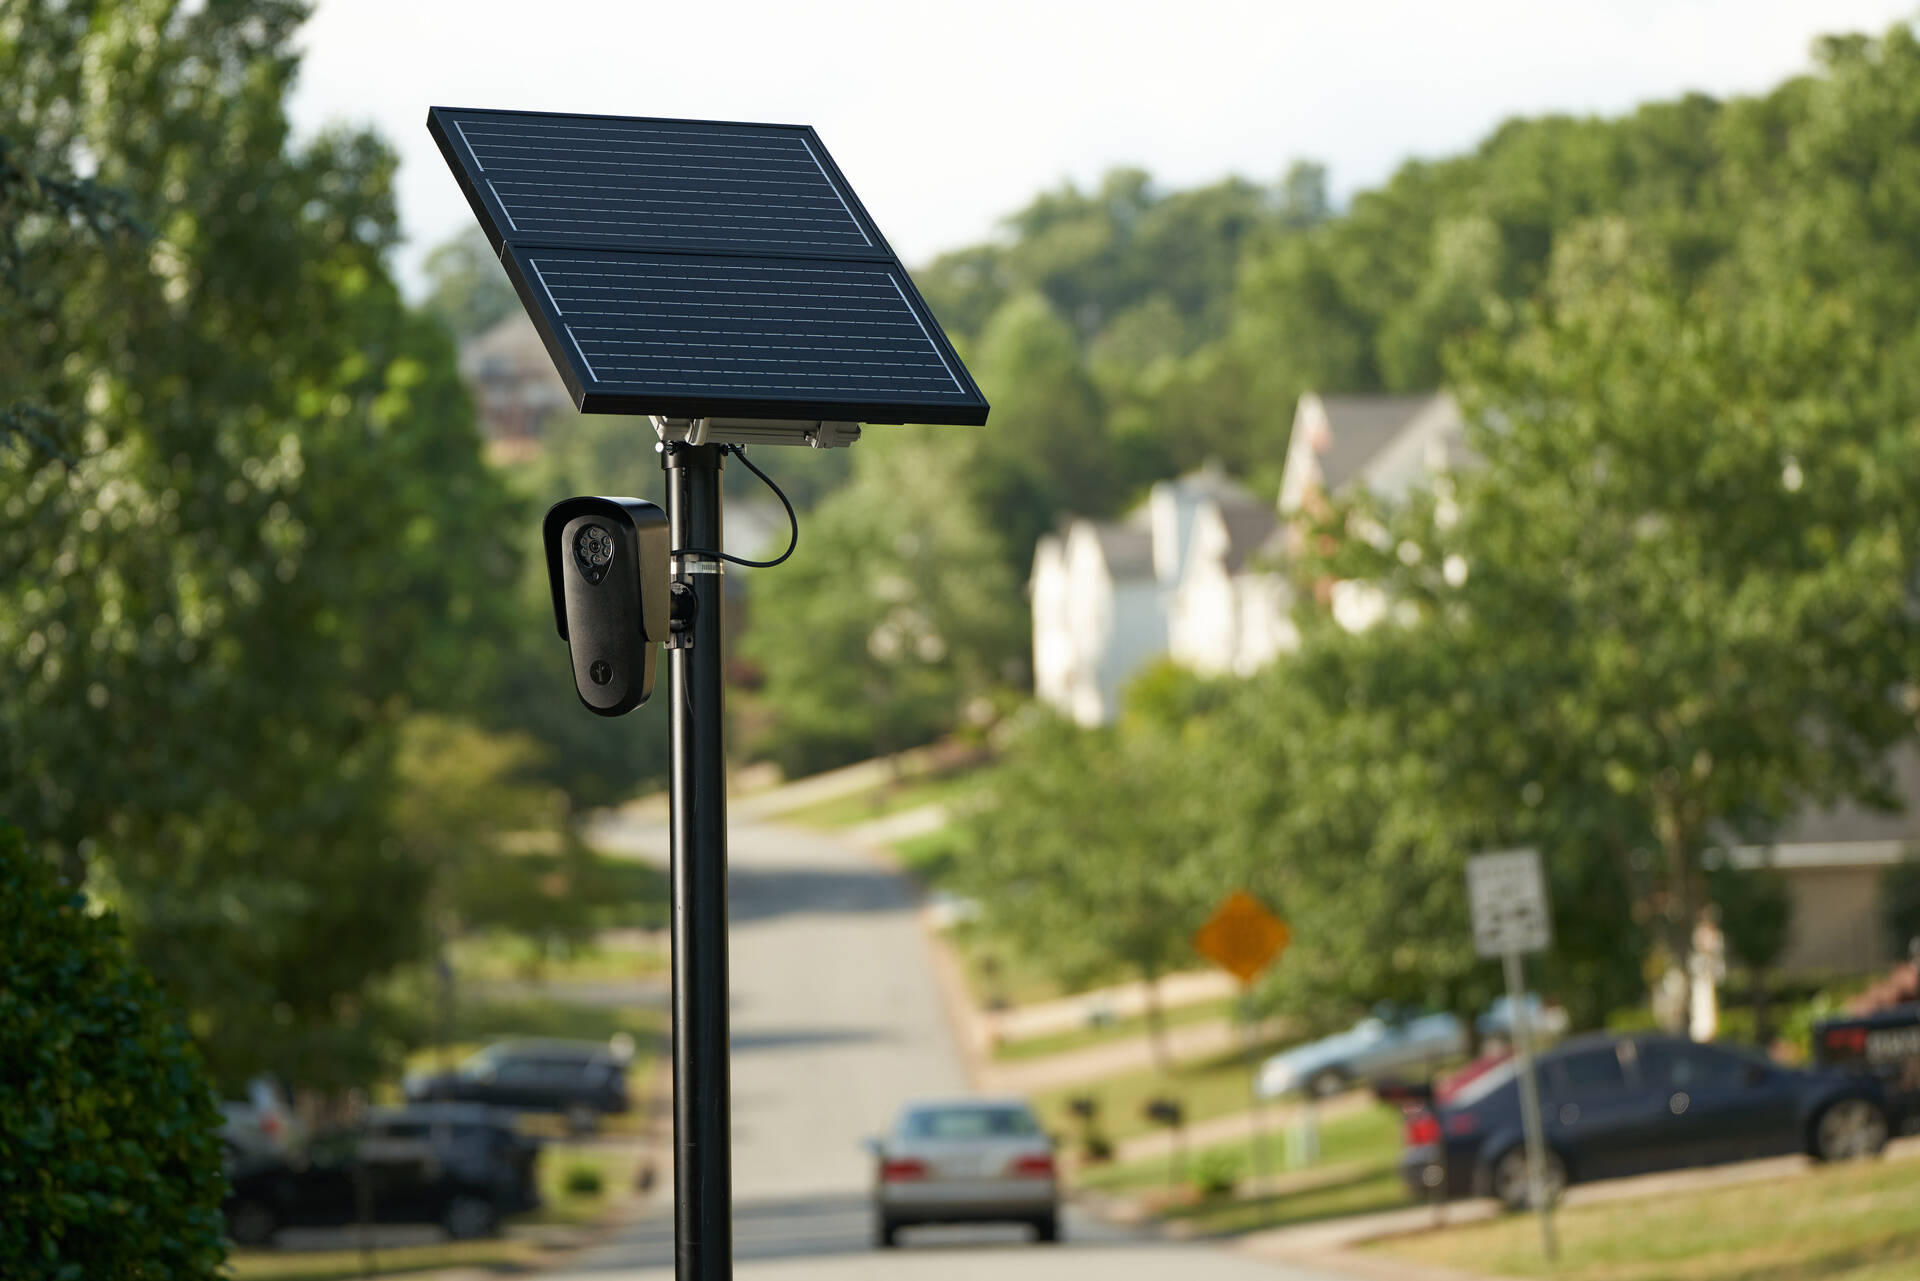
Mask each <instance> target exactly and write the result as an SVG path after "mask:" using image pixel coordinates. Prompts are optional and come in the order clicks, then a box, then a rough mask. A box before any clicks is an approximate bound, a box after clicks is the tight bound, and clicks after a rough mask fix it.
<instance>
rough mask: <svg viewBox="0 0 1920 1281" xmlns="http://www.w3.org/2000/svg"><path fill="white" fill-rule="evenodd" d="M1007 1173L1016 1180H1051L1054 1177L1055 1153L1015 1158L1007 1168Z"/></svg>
mask: <svg viewBox="0 0 1920 1281" xmlns="http://www.w3.org/2000/svg"><path fill="white" fill-rule="evenodd" d="M1007 1173H1008V1174H1010V1175H1012V1176H1013V1177H1014V1178H1016V1179H1051V1178H1052V1177H1053V1153H1051V1152H1041V1153H1038V1154H1036V1155H1034V1156H1022V1157H1015V1158H1014V1159H1013V1162H1012V1164H1010V1165H1008V1166H1007Z"/></svg>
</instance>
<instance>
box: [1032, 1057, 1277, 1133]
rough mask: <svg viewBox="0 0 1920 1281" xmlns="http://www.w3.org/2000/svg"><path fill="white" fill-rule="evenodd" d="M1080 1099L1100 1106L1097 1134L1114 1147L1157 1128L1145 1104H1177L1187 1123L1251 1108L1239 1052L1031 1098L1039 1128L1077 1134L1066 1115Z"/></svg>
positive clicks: (1143, 1070)
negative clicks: (1072, 1102)
mask: <svg viewBox="0 0 1920 1281" xmlns="http://www.w3.org/2000/svg"><path fill="white" fill-rule="evenodd" d="M1289 1043H1290V1042H1289V1041H1286V1040H1274V1041H1269V1042H1267V1043H1266V1044H1263V1045H1261V1046H1260V1047H1259V1049H1258V1050H1257V1051H1256V1053H1255V1056H1254V1057H1255V1059H1256V1061H1257V1060H1259V1059H1262V1058H1265V1057H1266V1056H1267V1055H1269V1054H1272V1053H1274V1052H1275V1051H1277V1050H1279V1049H1282V1048H1284V1047H1285V1046H1286V1045H1287V1044H1289ZM1082 1094H1091V1095H1092V1096H1093V1097H1094V1098H1095V1099H1097V1100H1099V1103H1100V1122H1099V1127H1100V1132H1101V1133H1102V1134H1104V1135H1106V1136H1107V1137H1108V1138H1109V1139H1113V1140H1115V1141H1116V1142H1117V1141H1119V1140H1121V1139H1126V1138H1131V1137H1132V1136H1133V1135H1136V1134H1144V1133H1146V1132H1147V1131H1149V1130H1153V1129H1158V1128H1159V1127H1158V1126H1156V1125H1155V1124H1154V1123H1153V1122H1151V1121H1149V1120H1147V1118H1146V1117H1145V1116H1144V1115H1143V1113H1142V1109H1143V1108H1144V1107H1145V1106H1146V1102H1147V1100H1148V1099H1157V1098H1171V1099H1178V1100H1179V1101H1180V1103H1181V1105H1182V1106H1183V1107H1184V1108H1185V1109H1186V1119H1187V1121H1188V1122H1189V1123H1192V1122H1194V1121H1204V1120H1206V1119H1208V1118H1209V1117H1216V1116H1226V1115H1228V1114H1230V1113H1233V1112H1243V1111H1245V1110H1246V1109H1247V1108H1249V1107H1251V1106H1252V1105H1253V1100H1252V1096H1251V1094H1250V1085H1249V1082H1248V1068H1247V1056H1246V1054H1245V1053H1244V1052H1243V1051H1239V1050H1234V1051H1231V1052H1229V1053H1226V1054H1220V1055H1215V1056H1214V1057H1212V1058H1207V1059H1195V1060H1192V1061H1190V1062H1186V1063H1176V1064H1175V1065H1174V1066H1173V1069H1172V1070H1171V1071H1168V1072H1161V1071H1160V1070H1159V1069H1157V1068H1152V1067H1147V1068H1140V1069H1137V1070H1135V1071H1132V1072H1120V1073H1116V1074H1115V1075H1113V1076H1105V1077H1100V1078H1098V1079H1096V1080H1092V1081H1083V1082H1080V1083H1078V1084H1075V1085H1066V1086H1057V1087H1054V1088H1052V1089H1047V1090H1039V1091H1036V1092H1035V1093H1034V1094H1033V1095H1032V1096H1031V1098H1032V1101H1033V1106H1034V1109H1035V1110H1036V1111H1037V1112H1039V1114H1040V1122H1041V1124H1042V1125H1045V1126H1047V1127H1048V1128H1049V1129H1059V1130H1062V1131H1063V1132H1066V1133H1077V1132H1078V1123H1077V1122H1075V1121H1074V1119H1073V1116H1072V1114H1071V1113H1070V1112H1068V1111H1067V1100H1068V1099H1071V1098H1074V1097H1075V1096H1077V1095H1082Z"/></svg>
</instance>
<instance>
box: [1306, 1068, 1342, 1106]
mask: <svg viewBox="0 0 1920 1281" xmlns="http://www.w3.org/2000/svg"><path fill="white" fill-rule="evenodd" d="M1346 1088H1347V1074H1346V1072H1345V1070H1343V1069H1341V1068H1337V1067H1327V1068H1321V1069H1320V1070H1319V1071H1318V1072H1315V1073H1314V1074H1313V1075H1312V1076H1310V1077H1308V1078H1307V1093H1308V1094H1311V1095H1312V1096H1313V1097H1314V1098H1316V1099H1330V1098H1332V1097H1333V1096H1334V1095H1336V1094H1338V1093H1340V1091H1342V1090H1344V1089H1346Z"/></svg>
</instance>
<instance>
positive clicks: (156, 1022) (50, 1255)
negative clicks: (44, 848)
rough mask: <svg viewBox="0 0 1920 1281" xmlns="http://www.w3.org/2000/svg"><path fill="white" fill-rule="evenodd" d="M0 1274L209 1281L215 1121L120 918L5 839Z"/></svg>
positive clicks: (215, 1242)
mask: <svg viewBox="0 0 1920 1281" xmlns="http://www.w3.org/2000/svg"><path fill="white" fill-rule="evenodd" d="M0 940H5V942H4V944H3V945H0V1064H3V1065H4V1070H3V1071H0V1259H3V1260H5V1261H6V1263H5V1269H4V1270H5V1273H6V1276H7V1277H8V1278H9V1281H27V1279H29V1278H32V1279H33V1281H39V1279H41V1278H46V1279H48V1281H121V1279H122V1278H153V1279H154V1281H162V1279H164V1281H176V1279H182V1281H185V1279H190V1278H202V1277H205V1278H213V1277H216V1276H218V1275H219V1273H220V1269H221V1264H222V1262H223V1260H224V1259H225V1257H226V1245H225V1241H224V1233H223V1231H222V1227H223V1225H222V1222H221V1217H220V1201H221V1198H222V1196H223V1195H224V1194H225V1191H226V1179H225V1176H224V1175H223V1174H222V1172H221V1164H220V1142H219V1137H218V1128H219V1124H220V1115H219V1112H218V1111H217V1110H216V1109H215V1108H214V1105H213V1094H212V1092H211V1090H210V1088H209V1087H208V1084H207V1079H206V1075H205V1072H204V1070H203V1069H202V1067H201V1064H200V1059H199V1057H198V1055H197V1054H196V1053H195V1052H194V1050H193V1047H192V1046H191V1044H190V1043H189V1042H188V1040H187V1037H186V1033H185V1032H184V1031H183V1030H182V1029H181V1027H180V1025H179V1023H178V1022H177V1021H176V1018H175V1016H174V1014H173V1011H172V1010H171V1009H170V1008H169V1007H168V1006H167V1004H166V1002H165V1000H164V999H163V998H162V996H161V994H160V992H159V989H158V988H157V987H156V986H155V984H154V982H153V980H152V979H151V978H150V977H149V976H148V975H147V973H146V971H145V970H143V969H141V968H140V966H139V965H137V964H136V963H135V962H134V961H133V960H132V959H131V958H130V957H129V956H128V954H127V951H126V948H125V946H124V945H123V944H122V942H121V939H120V932H119V928H118V926H117V925H116V924H115V922H114V919H113V917H112V916H110V915H95V914H93V913H91V912H89V910H88V907H87V902H86V900H85V898H84V897H83V896H81V895H79V894H76V893H74V892H73V891H72V890H69V889H67V888H65V887H63V886H62V885H61V883H60V881H59V879H58V878H57V877H56V876H55V875H54V872H53V869H52V868H51V867H50V866H48V864H47V863H46V861H45V860H43V859H41V858H39V857H38V856H36V855H35V854H33V853H31V852H30V851H28V850H27V848H26V846H25V842H24V840H23V838H22V835H21V833H20V831H19V830H18V829H16V828H11V827H6V826H4V825H0Z"/></svg>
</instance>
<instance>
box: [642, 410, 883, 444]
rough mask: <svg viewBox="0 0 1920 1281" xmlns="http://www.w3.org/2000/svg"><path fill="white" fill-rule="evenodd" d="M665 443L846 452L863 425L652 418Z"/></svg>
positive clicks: (786, 419)
mask: <svg viewBox="0 0 1920 1281" xmlns="http://www.w3.org/2000/svg"><path fill="white" fill-rule="evenodd" d="M649 416H650V417H651V418H652V420H653V430H654V434H655V435H657V436H659V437H660V439H661V441H662V443H664V444H669V445H672V444H687V445H705V444H710V443H711V444H720V445H810V446H812V447H813V448H815V449H845V448H846V447H847V446H849V445H851V444H853V442H854V441H856V440H859V439H860V424H859V423H848V422H835V421H833V420H831V419H821V418H812V419H804V418H803V419H789V418H669V417H666V416H663V415H661V414H652V415H649Z"/></svg>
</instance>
